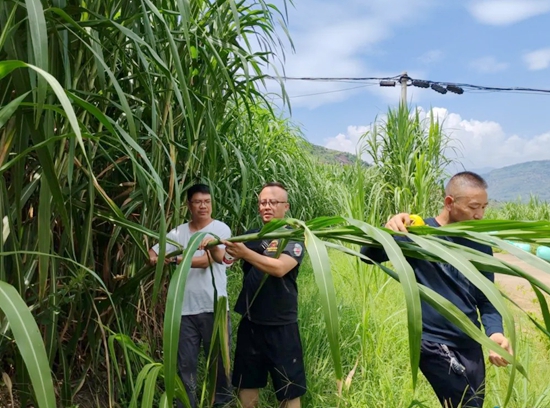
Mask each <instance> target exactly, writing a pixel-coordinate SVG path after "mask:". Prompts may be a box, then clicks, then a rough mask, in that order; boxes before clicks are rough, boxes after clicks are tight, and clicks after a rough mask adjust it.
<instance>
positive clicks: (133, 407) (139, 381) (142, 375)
mask: <svg viewBox="0 0 550 408" xmlns="http://www.w3.org/2000/svg"><path fill="white" fill-rule="evenodd" d="M156 365H157V363H149V364H146V365H145V366H143V368H142V369H141V371H140V372H139V374H138V376H137V378H136V387H135V388H134V392H133V393H132V399H131V400H130V407H129V408H137V406H138V399H139V395H140V394H141V390H142V389H143V385H144V383H145V380H146V379H147V376H148V375H149V371H150V370H151V369H152V368H153V367H155V366H156Z"/></svg>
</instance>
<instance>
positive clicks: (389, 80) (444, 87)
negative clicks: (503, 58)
mask: <svg viewBox="0 0 550 408" xmlns="http://www.w3.org/2000/svg"><path fill="white" fill-rule="evenodd" d="M266 78H267V79H273V80H278V81H280V80H283V81H312V82H332V83H338V82H344V83H346V82H348V83H357V82H363V83H369V82H370V84H372V82H378V83H379V84H380V85H382V86H395V85H397V83H400V82H402V81H403V80H406V86H418V87H421V88H432V89H434V90H435V91H436V92H440V93H446V92H447V91H451V92H454V93H459V94H460V93H462V92H461V91H460V90H462V91H464V92H466V91H467V92H475V93H478V92H510V93H525V94H544V95H549V94H550V89H540V88H530V87H522V86H486V85H475V84H468V83H462V82H449V81H434V80H426V79H413V78H411V77H409V76H403V75H395V76H391V77H286V76H284V77H274V76H271V75H267V76H266Z"/></svg>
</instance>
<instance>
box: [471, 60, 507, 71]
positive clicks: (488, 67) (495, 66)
mask: <svg viewBox="0 0 550 408" xmlns="http://www.w3.org/2000/svg"><path fill="white" fill-rule="evenodd" d="M508 66H509V64H508V63H507V62H500V61H498V60H497V59H496V58H495V57H491V56H488V57H482V58H478V59H476V60H474V61H472V62H470V67H471V68H473V69H475V70H476V71H478V72H481V73H483V74H494V73H495V72H500V71H504V70H506V69H507V68H508Z"/></svg>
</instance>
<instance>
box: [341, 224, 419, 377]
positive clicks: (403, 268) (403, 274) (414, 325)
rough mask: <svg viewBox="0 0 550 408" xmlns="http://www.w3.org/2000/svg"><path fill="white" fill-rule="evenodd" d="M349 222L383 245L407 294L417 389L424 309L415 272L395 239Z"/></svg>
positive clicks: (413, 371) (364, 225) (411, 357)
mask: <svg viewBox="0 0 550 408" xmlns="http://www.w3.org/2000/svg"><path fill="white" fill-rule="evenodd" d="M347 221H348V223H350V224H352V225H355V226H357V227H358V228H360V229H361V230H363V231H364V232H365V233H366V234H367V235H369V236H370V237H372V238H374V239H375V240H376V241H378V242H379V243H381V244H382V246H383V247H384V251H385V252H386V255H387V256H388V258H389V260H390V261H391V263H392V265H393V267H394V269H395V270H396V271H397V273H398V275H399V281H400V283H401V287H402V288H403V292H404V294H405V303H406V306H407V323H408V329H409V358H410V362H411V369H412V380H413V387H416V381H417V378H418V367H419V364H420V344H421V341H422V309H421V304H420V294H419V291H418V285H417V283H416V276H415V274H414V271H413V269H412V267H411V265H410V264H409V263H408V262H407V260H406V259H405V257H404V256H403V253H402V252H401V250H400V249H399V246H398V244H397V243H396V241H395V239H394V238H393V237H392V236H391V235H390V234H388V233H387V232H385V231H383V230H381V229H378V228H374V227H373V226H371V225H369V224H367V223H364V222H360V221H357V220H354V219H347Z"/></svg>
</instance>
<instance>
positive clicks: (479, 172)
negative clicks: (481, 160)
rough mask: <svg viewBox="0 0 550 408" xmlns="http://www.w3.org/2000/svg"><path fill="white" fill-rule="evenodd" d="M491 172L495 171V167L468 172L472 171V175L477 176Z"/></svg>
mask: <svg viewBox="0 0 550 408" xmlns="http://www.w3.org/2000/svg"><path fill="white" fill-rule="evenodd" d="M493 170H496V168H495V167H480V168H479V169H472V170H470V171H473V172H474V173H477V174H487V173H490V172H492V171H493Z"/></svg>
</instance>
